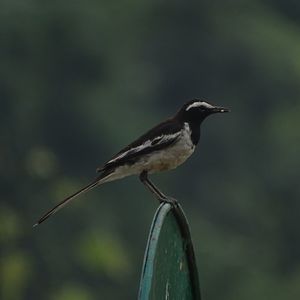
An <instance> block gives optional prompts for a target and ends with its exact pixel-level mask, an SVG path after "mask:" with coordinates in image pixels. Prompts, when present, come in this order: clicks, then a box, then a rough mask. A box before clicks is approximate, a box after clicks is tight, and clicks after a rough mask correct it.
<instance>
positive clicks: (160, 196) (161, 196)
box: [140, 171, 176, 203]
mask: <svg viewBox="0 0 300 300" xmlns="http://www.w3.org/2000/svg"><path fill="white" fill-rule="evenodd" d="M140 180H141V182H142V183H143V184H144V185H145V186H146V187H147V188H148V189H149V190H150V192H151V193H153V194H154V195H155V196H156V197H157V199H158V200H159V202H170V203H174V202H176V200H175V199H173V198H169V197H167V196H166V195H164V194H163V193H162V192H161V191H160V190H159V189H158V188H157V187H156V186H155V185H154V183H152V182H151V181H150V179H149V178H148V172H147V171H143V172H142V173H141V174H140Z"/></svg>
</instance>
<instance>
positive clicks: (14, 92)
mask: <svg viewBox="0 0 300 300" xmlns="http://www.w3.org/2000/svg"><path fill="white" fill-rule="evenodd" d="M0 37H1V38H0V66H1V68H0V103H1V107H0V124H1V126H0V178H1V183H0V184H1V203H0V220H1V226H0V243H1V259H0V286H1V288H0V298H1V299H5V300H19V299H30V300H32V299H46V300H47V299H48V300H52V299H59V300H69V299H72V300H93V299H133V298H135V297H136V295H137V291H138V283H139V276H140V271H141V264H142V258H143V251H144V248H145V245H146V239H147V233H148V228H149V226H150V222H151V218H152V215H153V213H154V211H155V208H156V207H157V203H156V202H155V201H154V200H153V197H152V196H151V195H150V194H149V193H148V192H146V191H145V189H144V188H143V187H142V185H141V184H140V183H139V182H138V180H137V179H136V178H128V179H125V180H123V181H120V182H116V183H112V184H108V185H105V186H103V187H102V188H99V189H97V190H95V191H93V192H91V193H89V194H87V195H85V196H82V197H81V198H80V199H78V200H77V201H75V202H74V203H73V205H72V206H71V207H69V208H68V209H64V210H63V211H62V212H60V213H59V214H57V216H55V217H54V218H52V219H50V220H49V221H48V222H47V223H45V224H44V225H43V226H41V227H38V228H35V229H34V230H33V229H32V228H31V225H32V224H33V223H34V222H35V221H36V218H37V217H38V216H39V215H40V214H41V213H42V212H44V210H45V209H46V208H49V207H50V206H52V205H53V204H54V203H56V202H57V201H59V200H61V199H62V198H63V197H65V196H66V195H68V193H71V192H73V191H74V190H76V189H78V188H80V187H81V186H82V185H84V184H85V183H87V182H88V180H89V179H92V178H93V176H94V173H93V172H94V169H95V168H96V167H97V166H99V165H101V163H103V162H104V161H105V160H106V159H108V158H109V157H110V155H111V154H112V153H115V152H117V151H118V150H119V148H120V147H122V146H124V145H126V144H127V143H129V142H131V140H132V139H133V138H135V137H136V136H137V135H139V134H141V133H142V132H143V131H144V130H145V129H147V128H149V127H150V126H152V125H153V124H155V123H156V122H158V121H160V120H161V119H162V118H164V117H166V116H168V115H169V114H170V113H173V112H175V110H176V109H177V108H178V107H179V106H180V105H181V104H182V103H183V102H184V101H185V100H188V99H190V98H192V97H204V98H205V99H208V100H211V101H212V102H215V103H217V104H219V105H224V106H228V107H230V108H231V109H232V113H231V114H230V115H229V114H228V115H222V116H215V117H212V118H211V119H210V120H207V121H206V122H205V124H203V130H202V140H201V142H200V147H199V149H198V150H197V152H196V153H195V155H194V156H193V157H192V158H191V159H190V160H189V161H188V163H186V164H185V165H184V166H182V167H180V168H179V169H178V170H177V171H176V172H170V173H166V174H161V175H159V176H154V180H155V181H156V182H157V183H158V185H159V186H160V187H161V188H162V189H163V190H165V191H166V193H168V194H171V195H173V196H176V197H177V198H178V199H179V200H180V201H181V203H182V205H183V207H184V208H185V211H186V213H187V216H188V217H189V220H190V224H191V229H192V235H193V238H194V243H195V249H196V256H197V259H198V264H199V271H200V278H201V287H202V291H203V294H204V297H205V299H214V300H215V299H223V300H225V299H235V300H238V299H243V300H247V299H256V300H259V299H264V300H265V299H272V300H276V299H297V298H299V296H300V285H299V282H300V255H299V253H300V239H299V233H300V230H299V229H300V228H299V211H300V201H299V196H300V186H299V170H300V156H299V153H300V130H299V127H300V117H299V113H300V101H299V94H300V84H299V82H300V2H299V1H295V0H285V1H283V0H275V1H274V0H273V1H270V0H260V1H259V0H243V1H234V0H228V1H221V0H219V1H217V0H210V1H190V2H186V1H180V0H176V1H170V0H169V1H150V0H148V1H136V0H131V1H130V0H127V1H119V2H116V1H92V0H90V1H82V0H78V1H73V2H70V1H42V2H40V1H37V0H30V1H9V0H2V1H1V3H0Z"/></svg>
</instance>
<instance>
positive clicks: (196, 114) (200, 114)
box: [177, 99, 230, 123]
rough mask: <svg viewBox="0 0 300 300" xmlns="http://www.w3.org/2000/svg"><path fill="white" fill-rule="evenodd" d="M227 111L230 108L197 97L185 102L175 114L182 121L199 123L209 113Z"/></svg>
mask: <svg viewBox="0 0 300 300" xmlns="http://www.w3.org/2000/svg"><path fill="white" fill-rule="evenodd" d="M229 111H230V110H229V109H228V108H225V107H221V106H216V105H213V104H210V103H208V102H206V101H202V100H199V99H194V100H191V101H188V102H187V103H185V104H184V105H183V107H182V108H181V109H180V110H179V112H178V113H177V116H178V117H179V118H180V119H182V120H183V121H192V122H196V123H201V122H202V121H203V120H204V119H205V118H206V117H208V116H209V115H212V114H215V113H225V112H229Z"/></svg>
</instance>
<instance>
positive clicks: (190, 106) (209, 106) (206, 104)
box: [186, 101, 213, 111]
mask: <svg viewBox="0 0 300 300" xmlns="http://www.w3.org/2000/svg"><path fill="white" fill-rule="evenodd" d="M200 106H202V107H205V108H213V106H212V105H211V104H209V103H207V102H204V101H197V102H194V103H192V104H190V105H189V106H188V107H187V108H186V111H188V110H189V109H191V108H193V107H200Z"/></svg>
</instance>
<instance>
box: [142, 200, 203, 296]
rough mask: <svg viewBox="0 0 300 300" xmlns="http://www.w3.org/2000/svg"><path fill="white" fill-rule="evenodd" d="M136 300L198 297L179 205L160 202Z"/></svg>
mask: <svg viewBox="0 0 300 300" xmlns="http://www.w3.org/2000/svg"><path fill="white" fill-rule="evenodd" d="M139 299H142V300H146V299H147V300H148V299H172V300H173V299H180V300H183V299H200V291H199V283H198V274H197V268H196V264H195V260H194V253H193V248H192V242H191V240H190V234H189V229H188V224H187V221H186V219H185V217H184V214H183V212H182V210H181V208H180V207H177V208H176V209H174V208H172V206H171V205H170V204H162V205H161V206H160V207H159V209H158V210H157V212H156V214H155V216H154V219H153V223H152V226H151V230H150V234H149V239H148V245H147V249H146V253H145V258H144V267H143V274H142V278H141V285H140V294H139Z"/></svg>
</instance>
